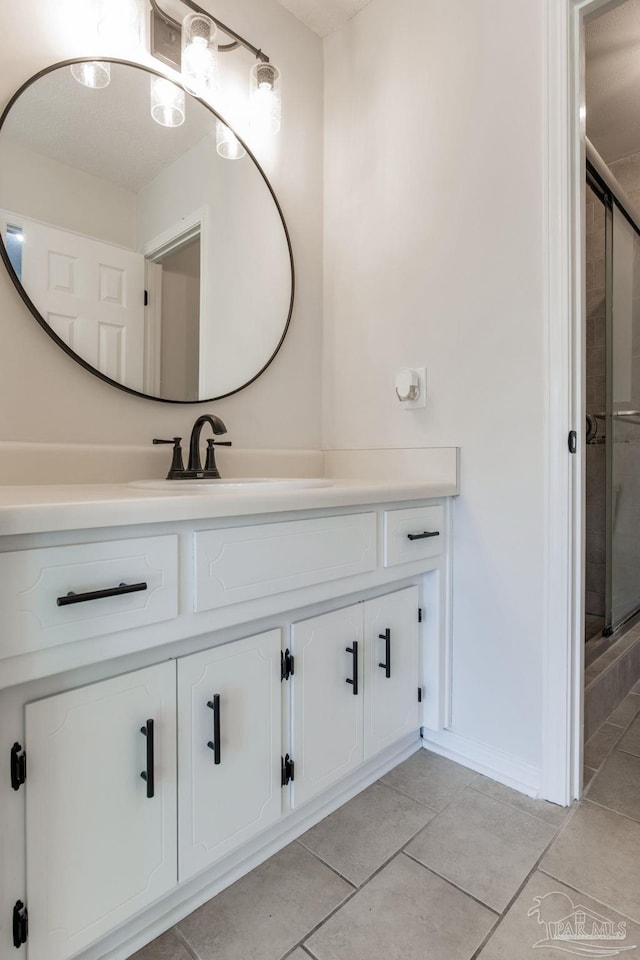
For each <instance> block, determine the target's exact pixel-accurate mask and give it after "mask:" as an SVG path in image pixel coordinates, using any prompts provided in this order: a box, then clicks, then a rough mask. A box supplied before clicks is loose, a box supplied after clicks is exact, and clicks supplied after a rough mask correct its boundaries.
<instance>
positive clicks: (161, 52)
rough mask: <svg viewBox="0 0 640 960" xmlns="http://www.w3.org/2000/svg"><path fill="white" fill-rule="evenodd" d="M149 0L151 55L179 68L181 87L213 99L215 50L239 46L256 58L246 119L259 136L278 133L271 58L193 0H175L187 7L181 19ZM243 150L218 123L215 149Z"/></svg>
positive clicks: (276, 79)
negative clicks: (221, 41) (225, 39)
mask: <svg viewBox="0 0 640 960" xmlns="http://www.w3.org/2000/svg"><path fill="white" fill-rule="evenodd" d="M118 2H124V0H118ZM149 2H150V4H151V29H150V34H149V38H150V49H151V54H152V56H154V57H156V58H157V59H159V60H162V61H163V62H164V63H166V64H168V65H169V66H171V67H174V68H175V69H178V70H181V72H182V78H183V83H184V85H185V87H186V89H187V90H189V91H190V92H192V93H195V94H196V95H197V96H200V97H201V98H202V99H214V100H215V97H216V95H217V93H218V90H217V84H216V80H217V52H218V51H219V52H220V53H229V52H231V51H233V50H237V49H239V48H244V49H245V50H248V51H249V53H251V54H252V55H253V56H254V57H255V58H256V63H255V65H254V66H253V68H252V69H251V74H250V97H249V103H250V118H251V119H250V125H251V128H252V130H255V131H256V132H257V133H259V134H260V135H261V136H273V135H274V134H276V133H278V132H279V130H280V125H281V117H282V100H281V96H280V71H279V70H278V68H277V67H275V66H273V65H272V64H271V62H270V60H269V57H268V56H267V55H266V54H265V53H263V51H262V50H260V49H259V48H258V47H256V46H254V45H253V44H252V43H249V41H248V40H246V39H245V38H244V37H242V36H241V35H240V34H239V33H236V31H235V30H232V29H231V27H228V26H227V25H226V24H224V23H222V22H221V21H220V20H218V19H216V17H212V16H211V15H210V14H208V13H207V12H206V11H205V10H203V8H202V7H201V6H199V5H198V4H197V3H196V2H195V0H180V2H181V3H182V4H184V6H185V7H188V8H189V10H191V11H192V13H190V14H187V16H186V17H185V18H184V20H183V22H182V23H180V22H179V21H178V20H176V19H175V18H174V17H172V16H170V15H169V14H168V13H166V12H165V10H163V9H162V7H161V6H160V5H159V3H158V0H149ZM219 34H224V35H225V37H228V38H229V42H228V43H224V44H220V45H218V43H217V40H218V37H219ZM213 105H214V106H215V102H214V104H213ZM227 134H231V136H228V135H227ZM231 138H233V139H231ZM233 141H235V146H234V144H233ZM245 152H246V151H245V150H244V148H243V147H242V145H241V144H240V142H239V141H238V140H237V138H236V137H235V135H234V134H233V133H232V131H230V130H229V129H228V127H226V126H225V124H223V123H218V153H220V155H221V156H225V157H228V158H229V159H237V158H239V157H241V156H244V155H245Z"/></svg>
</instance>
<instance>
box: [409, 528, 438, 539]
mask: <svg viewBox="0 0 640 960" xmlns="http://www.w3.org/2000/svg"><path fill="white" fill-rule="evenodd" d="M439 536H440V531H439V530H436V531H435V533H427V532H426V530H425V532H424V533H408V534H407V538H408V539H409V540H412V541H413V540H431V539H432V538H433V537H439Z"/></svg>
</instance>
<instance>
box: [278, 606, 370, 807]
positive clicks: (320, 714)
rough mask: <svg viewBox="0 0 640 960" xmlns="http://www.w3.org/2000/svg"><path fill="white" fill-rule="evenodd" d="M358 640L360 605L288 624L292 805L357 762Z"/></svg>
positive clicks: (359, 740) (360, 653) (359, 738)
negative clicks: (292, 668) (291, 668)
mask: <svg viewBox="0 0 640 960" xmlns="http://www.w3.org/2000/svg"><path fill="white" fill-rule="evenodd" d="M362 640H363V629H362V605H357V606H353V607H347V608H346V609H344V610H336V611H334V612H332V613H327V614H324V615H323V616H320V617H314V618H313V619H312V620H304V621H302V622H300V623H296V624H294V626H293V627H292V646H293V653H294V656H295V675H294V677H293V687H292V701H293V738H292V758H293V760H294V762H295V780H294V782H293V789H292V804H293V806H294V807H299V806H300V805H301V804H303V803H305V802H306V801H307V800H309V799H310V798H311V797H313V796H315V794H317V793H319V792H320V791H321V790H324V789H326V788H327V787H329V786H331V784H333V783H335V782H336V781H337V780H339V779H340V778H341V777H344V776H345V774H347V773H349V771H350V770H353V769H354V767H357V766H358V764H360V763H362V759H363V748H362V725H363V707H362V698H363V690H362V677H363V664H362V661H363V655H364V650H363V643H362ZM348 650H350V651H354V650H355V651H357V655H356V654H354V653H349V652H348ZM356 660H357V669H356ZM354 680H355V681H357V683H356V684H354V683H353V681H354Z"/></svg>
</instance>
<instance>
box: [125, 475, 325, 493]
mask: <svg viewBox="0 0 640 960" xmlns="http://www.w3.org/2000/svg"><path fill="white" fill-rule="evenodd" d="M332 485H333V480H323V479H306V478H299V477H290V478H289V477H283V478H278V477H276V478H268V477H257V478H256V477H240V478H237V479H235V478H234V479H230V480H227V479H226V478H225V479H222V480H133V481H131V482H130V483H129V486H130V487H137V488H138V489H141V490H166V491H168V492H169V493H172V492H173V493H200V494H202V493H240V492H241V491H243V490H246V491H247V492H250V491H255V492H257V491H259V490H260V491H262V490H313V489H315V488H318V487H330V486H332Z"/></svg>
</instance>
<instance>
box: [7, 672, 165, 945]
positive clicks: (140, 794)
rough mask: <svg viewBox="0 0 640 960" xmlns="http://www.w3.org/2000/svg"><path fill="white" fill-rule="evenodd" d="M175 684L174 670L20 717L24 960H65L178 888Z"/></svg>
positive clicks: (39, 705) (35, 706) (91, 690)
mask: <svg viewBox="0 0 640 960" xmlns="http://www.w3.org/2000/svg"><path fill="white" fill-rule="evenodd" d="M175 678H176V667H175V662H173V661H172V662H167V663H162V664H159V665H158V666H155V667H149V668H148V669H145V670H139V671H136V672H135V673H129V674H126V675H124V676H122V677H116V678H114V679H112V680H106V681H104V682H102V683H96V684H92V685H91V686H87V687H81V688H80V689H78V690H72V691H70V692H68V693H63V694H60V695H59V696H55V697H51V698H49V699H46V700H40V701H37V702H35V703H31V704H28V705H27V707H26V749H27V757H28V780H27V794H26V813H27V906H28V909H29V960H64V958H67V957H69V956H71V955H72V954H75V953H77V952H78V951H80V950H82V949H83V948H84V947H86V946H87V945H88V944H90V943H92V942H93V941H94V940H97V939H99V938H100V937H101V936H103V935H104V934H106V933H107V932H108V931H109V930H110V929H111V928H112V927H115V926H117V925H118V924H119V923H122V922H123V921H124V920H126V919H127V918H128V917H130V916H132V915H133V914H135V913H137V912H138V911H139V910H141V909H143V908H144V907H146V906H147V905H148V904H150V903H152V902H153V901H154V900H157V899H158V897H160V896H162V895H163V894H165V893H166V892H167V891H169V890H170V889H171V888H172V887H173V886H174V885H175V884H176V882H177V849H176V833H177V831H176V822H177V813H176V742H175V730H176V715H175V697H176V691H175V683H176V679H175ZM149 720H153V730H152V731H151V728H150V726H149V725H148V721H149ZM142 728H145V730H147V735H143V734H142V732H141V730H142ZM151 733H152V736H151V735H150V734H151ZM152 753H153V754H154V756H153V763H152V757H151V754H152ZM141 773H144V774H145V776H146V778H147V779H146V782H145V780H144V779H143V778H142V777H141ZM152 792H153V794H154V795H153V796H152V797H151V796H148V794H151V793H152Z"/></svg>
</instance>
